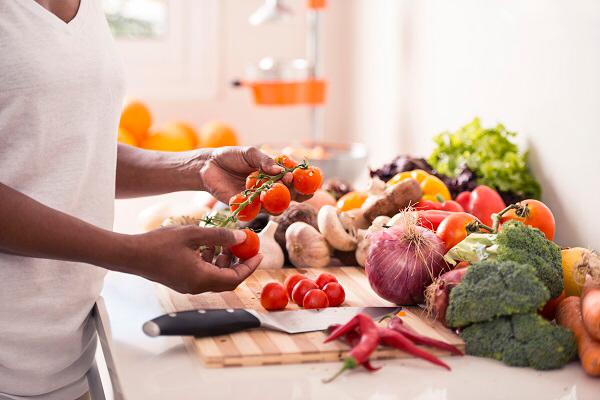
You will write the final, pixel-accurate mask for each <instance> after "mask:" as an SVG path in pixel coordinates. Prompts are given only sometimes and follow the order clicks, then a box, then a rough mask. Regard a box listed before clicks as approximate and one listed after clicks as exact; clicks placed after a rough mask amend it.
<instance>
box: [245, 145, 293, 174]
mask: <svg viewBox="0 0 600 400" xmlns="http://www.w3.org/2000/svg"><path fill="white" fill-rule="evenodd" d="M243 154H244V158H245V159H246V162H247V163H248V165H250V167H252V168H254V169H259V168H260V169H261V170H263V171H264V172H265V173H267V174H269V175H277V174H278V173H280V172H281V171H283V168H282V167H281V166H279V165H277V164H276V163H275V161H274V160H273V159H272V158H271V157H269V156H268V155H266V154H265V153H263V152H262V151H260V150H258V149H257V148H256V147H248V148H246V149H245V150H244V153H243Z"/></svg>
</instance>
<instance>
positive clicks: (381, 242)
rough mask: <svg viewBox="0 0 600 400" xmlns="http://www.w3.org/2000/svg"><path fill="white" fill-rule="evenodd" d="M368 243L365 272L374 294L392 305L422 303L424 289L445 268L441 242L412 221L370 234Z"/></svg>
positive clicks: (430, 232) (446, 265) (433, 234)
mask: <svg viewBox="0 0 600 400" xmlns="http://www.w3.org/2000/svg"><path fill="white" fill-rule="evenodd" d="M370 240H371V245H370V246H369V253H368V255H367V261H366V264H365V272H366V274H367V277H368V279H369V283H370V284H371V287H372V288H373V290H374V291H375V293H377V294H378V295H379V296H380V297H382V298H383V299H385V300H387V301H390V302H392V303H395V304H398V305H415V304H420V303H423V302H424V300H425V294H424V291H425V288H426V287H427V286H428V285H429V284H430V283H431V282H432V281H433V279H435V278H436V277H438V276H439V275H440V274H441V273H442V272H443V271H445V270H447V269H448V264H447V263H446V262H445V261H444V258H443V256H444V243H443V242H442V240H441V239H440V238H438V237H437V236H436V234H435V233H434V232H432V231H430V230H429V229H426V228H423V227H422V226H419V225H417V224H416V222H414V221H408V222H406V221H404V223H401V224H399V225H395V226H393V227H391V228H388V229H386V230H383V231H379V232H374V233H372V234H370Z"/></svg>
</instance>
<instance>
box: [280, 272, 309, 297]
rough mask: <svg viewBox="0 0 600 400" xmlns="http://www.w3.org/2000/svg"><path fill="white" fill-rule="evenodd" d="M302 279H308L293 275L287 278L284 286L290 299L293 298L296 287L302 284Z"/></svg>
mask: <svg viewBox="0 0 600 400" xmlns="http://www.w3.org/2000/svg"><path fill="white" fill-rule="evenodd" d="M302 279H306V277H305V276H304V275H300V274H293V275H290V276H288V277H287V278H285V282H283V286H285V290H286V291H287V294H288V296H289V297H290V299H291V298H292V290H294V286H296V283H298V282H300V281H301V280H302Z"/></svg>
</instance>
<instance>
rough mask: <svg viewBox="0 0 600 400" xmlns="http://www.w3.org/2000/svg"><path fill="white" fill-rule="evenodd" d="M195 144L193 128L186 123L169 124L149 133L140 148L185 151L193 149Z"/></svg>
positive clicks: (195, 138) (196, 142)
mask: <svg viewBox="0 0 600 400" xmlns="http://www.w3.org/2000/svg"><path fill="white" fill-rule="evenodd" d="M197 144H198V139H197V137H196V131H195V130H194V128H192V127H191V126H190V125H188V124H186V123H181V122H170V123H167V124H164V125H163V126H161V127H159V128H158V129H154V130H152V131H150V133H149V134H148V136H147V137H146V138H145V139H144V140H143V141H142V142H141V147H143V148H144V149H148V150H162V151H185V150H193V149H195V148H196V147H197Z"/></svg>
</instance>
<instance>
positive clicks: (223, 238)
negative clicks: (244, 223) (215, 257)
mask: <svg viewBox="0 0 600 400" xmlns="http://www.w3.org/2000/svg"><path fill="white" fill-rule="evenodd" d="M182 232H183V234H184V235H185V238H186V240H188V241H189V242H190V243H192V244H193V245H195V246H201V245H207V246H231V245H234V244H238V243H242V242H243V241H244V240H246V234H245V233H244V232H243V231H240V230H234V229H224V228H200V227H198V226H186V227H184V228H182Z"/></svg>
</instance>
